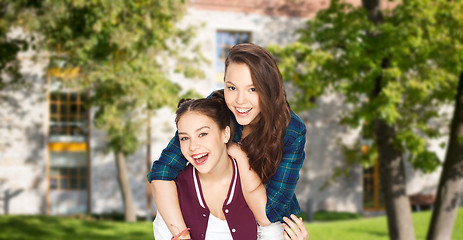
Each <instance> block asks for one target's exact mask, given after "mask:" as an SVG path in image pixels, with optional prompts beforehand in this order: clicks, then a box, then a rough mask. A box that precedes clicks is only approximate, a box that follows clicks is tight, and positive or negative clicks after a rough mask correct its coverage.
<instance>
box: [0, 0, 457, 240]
mask: <svg viewBox="0 0 463 240" xmlns="http://www.w3.org/2000/svg"><path fill="white" fill-rule="evenodd" d="M462 6H463V4H462V3H461V2H460V1H433V2H430V1H425V0H410V1H404V2H402V1H384V0H382V1H380V0H376V1H368V0H364V1H360V0H346V1H337V0H336V1H329V0H254V1H242V0H227V1H224V0H215V1H212V0H191V1H184V0H173V1H162V0H157V1H146V0H138V1H122V0H118V1H107V0H99V1H96V0H95V1H83V0H79V1H70V0H66V1H64V0H63V1H30V0H29V1H28V0H20V1H9V0H2V1H1V4H0V17H1V19H0V33H1V39H0V47H1V56H0V60H1V61H0V71H1V72H0V73H1V78H0V81H1V82H0V97H1V99H0V206H1V207H0V214H3V215H9V214H10V215H11V214H13V215H18V214H19V215H52V216H55V215H57V216H62V215H64V216H68V215H78V214H92V215H99V216H104V215H121V216H123V217H124V218H125V220H126V221H134V220H135V219H136V218H138V219H148V220H150V219H152V218H153V215H154V213H155V212H156V208H155V206H154V203H153V201H152V198H151V192H150V188H149V183H148V181H147V178H146V175H147V174H148V173H149V171H150V169H151V165H152V162H153V161H155V160H157V159H158V158H159V156H160V154H161V152H162V149H163V148H164V147H165V146H166V145H167V144H168V142H169V140H170V139H171V138H172V136H173V135H174V132H175V124H174V114H173V113H174V109H175V107H176V103H177V102H178V100H179V99H180V98H182V97H205V96H208V95H209V94H210V93H211V92H212V91H214V90H216V89H222V88H223V75H224V60H225V58H226V57H227V54H228V51H229V49H230V48H231V47H232V46H233V45H235V44H237V43H242V42H252V43H255V44H258V45H260V46H263V47H265V48H267V49H268V50H269V51H270V52H271V53H272V54H274V56H275V58H276V60H277V62H278V64H279V67H280V70H281V72H282V75H283V78H284V80H285V84H286V85H285V86H286V91H287V96H288V99H289V101H290V105H291V107H292V109H293V110H294V111H295V112H296V113H297V114H298V116H299V117H301V119H302V120H303V121H304V122H305V123H306V126H307V129H308V131H307V132H308V133H307V142H306V159H305V162H304V165H303V168H302V169H301V171H300V179H299V182H298V185H297V189H296V194H297V197H298V200H299V203H300V205H301V209H302V211H303V212H304V217H305V219H306V220H309V221H311V220H313V213H316V212H324V211H325V212H344V213H355V214H358V215H360V216H377V215H387V216H388V218H390V219H391V218H392V219H395V220H393V221H394V222H395V223H396V224H399V225H400V223H401V220H400V219H407V216H406V214H405V216H403V215H401V213H403V212H404V211H403V209H405V210H406V211H405V212H407V211H408V212H412V211H421V210H433V209H435V210H436V209H437V210H436V211H438V209H439V208H438V207H437V208H436V204H438V205H439V204H440V205H442V206H447V207H448V204H447V205H445V203H446V202H447V203H448V202H450V203H453V204H450V205H451V206H452V207H453V208H452V209H456V208H458V206H459V205H461V204H462V201H461V198H462V188H463V185H462V180H461V179H462V175H463V172H462V171H463V170H462V168H463V167H462V165H463V163H462V162H463V157H462V152H463V148H462V140H461V139H462V136H463V132H462V131H463V130H462V129H463V123H462V122H463V119H462V116H461V115H462V111H463V107H462V101H463V100H462V96H461V95H459V94H463V93H461V88H462V86H461V85H462V81H463V80H462V78H463V58H462V56H463V54H462V50H463V47H462V46H463V45H462V43H463V35H462V33H460V32H461V31H459V29H462V28H461V27H463V14H462V12H463V7H462ZM459 91H460V92H459ZM459 101H460V105H458V102H459ZM457 109H459V110H458V111H457ZM452 121H453V124H454V125H455V126H454V125H451V123H452ZM452 136H453V137H452ZM452 144H453V145H452ZM450 146H454V147H450ZM449 149H450V150H449ZM444 162H446V165H445V164H443V163H444ZM447 162H448V163H447ZM452 164H453V165H452ZM446 168H447V170H446ZM443 172H444V173H445V174H444V175H445V176H448V177H447V178H445V177H443V178H442V179H441V175H442V173H443ZM439 181H441V184H445V183H449V184H453V185H447V189H451V193H452V196H450V197H446V196H445V195H442V196H441V197H439V194H438V193H439V191H438V187H439ZM443 187H444V185H443ZM386 205H387V206H388V207H387V208H386ZM404 206H405V208H403V207H404ZM455 211H456V210H455ZM449 212H451V211H449ZM435 214H437V213H435ZM453 216H455V215H453ZM437 218H438V217H436V219H437ZM454 219H455V217H454V218H453V219H452V221H451V227H452V226H453V220H454ZM435 221H438V220H435ZM391 224H392V223H389V226H391ZM405 225H406V224H405ZM405 225H404V226H405ZM434 225H437V222H436V223H434ZM396 228H397V231H396V232H399V233H400V232H401V230H400V229H401V228H400V226H396ZM389 231H390V233H389V234H391V231H392V232H394V231H393V230H391V228H389ZM450 232H451V231H450ZM390 236H391V238H393V237H392V235H390ZM408 236H410V235H408ZM403 239H405V238H403Z"/></svg>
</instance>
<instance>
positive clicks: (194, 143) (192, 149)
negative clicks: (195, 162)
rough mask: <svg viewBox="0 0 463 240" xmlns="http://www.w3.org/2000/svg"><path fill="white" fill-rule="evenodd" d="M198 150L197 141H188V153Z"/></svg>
mask: <svg viewBox="0 0 463 240" xmlns="http://www.w3.org/2000/svg"><path fill="white" fill-rule="evenodd" d="M198 148H199V143H198V141H197V140H193V139H192V140H191V141H190V151H192V152H193V151H195V150H196V149H198Z"/></svg>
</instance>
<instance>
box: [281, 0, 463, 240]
mask: <svg viewBox="0 0 463 240" xmlns="http://www.w3.org/2000/svg"><path fill="white" fill-rule="evenodd" d="M443 2H445V1H427V0H409V1H404V2H403V3H402V4H399V5H397V6H396V7H395V8H394V9H393V10H390V11H384V10H382V9H381V8H380V1H363V2H362V3H363V6H362V7H353V6H352V5H350V4H346V3H342V2H340V1H336V0H335V1H332V2H331V5H330V7H329V8H328V9H326V10H322V11H320V12H319V13H318V14H317V16H316V17H315V18H314V19H313V20H309V21H308V22H307V26H306V27H305V28H304V29H301V31H300V34H301V37H300V39H299V41H298V42H296V43H294V44H292V45H290V46H288V47H287V48H285V49H283V50H279V49H276V51H277V55H280V56H281V61H280V65H281V68H282V69H283V70H282V71H283V74H284V76H285V78H286V79H290V80H291V82H292V83H293V84H294V85H295V86H297V87H299V93H298V94H297V95H296V99H295V103H296V104H298V105H300V106H303V107H304V106H305V107H307V100H308V99H311V98H313V97H317V96H318V95H319V94H321V93H323V91H324V89H325V87H326V86H332V88H333V89H335V90H336V91H337V92H339V93H341V94H342V95H343V96H344V97H345V102H346V104H347V105H348V107H349V108H348V109H349V110H347V111H346V112H345V115H344V116H345V117H344V118H343V120H342V122H343V123H346V124H349V125H350V126H352V127H360V128H361V130H362V135H363V136H362V137H363V138H367V139H374V143H373V146H371V147H372V148H371V149H372V151H370V155H369V156H370V158H368V157H367V158H363V159H366V160H367V161H370V162H371V161H373V160H376V156H378V159H379V163H380V178H381V183H382V187H383V189H382V191H383V193H384V196H385V205H386V213H387V216H388V228H389V235H390V238H391V239H414V232H413V226H412V220H411V211H410V203H409V200H408V197H407V195H406V188H405V187H406V186H405V172H404V159H403V156H404V153H405V152H408V153H410V159H409V160H410V162H411V163H412V164H413V166H414V167H415V168H417V169H421V170H424V171H426V172H430V171H433V170H435V169H436V167H437V166H439V161H438V158H437V156H436V155H435V154H434V153H433V152H430V151H429V150H428V149H427V144H426V138H436V137H439V136H441V135H442V133H441V131H440V128H439V126H440V125H439V124H431V123H432V122H442V121H443V120H442V119H441V118H440V116H439V111H440V109H441V107H442V106H443V105H444V104H448V103H450V102H451V101H454V100H455V98H454V96H455V95H456V91H455V89H457V88H456V86H457V84H458V75H459V73H460V72H461V65H458V64H461V56H460V55H461V41H460V40H458V41H453V42H451V41H449V40H447V39H448V38H449V36H451V35H449V31H452V30H451V29H457V28H455V26H456V25H455V23H454V22H453V21H455V20H457V19H452V17H453V18H461V14H457V13H459V12H454V13H453V14H450V13H449V12H446V11H444V10H440V11H437V9H438V6H439V4H444V3H443ZM448 4H452V2H450V3H448ZM453 4H454V5H457V3H453ZM458 4H459V3H458ZM450 8H455V9H461V8H460V7H456V6H453V7H450ZM450 8H449V9H450ZM449 9H447V11H448V10H449ZM456 11H457V10H456ZM437 12H440V15H444V16H447V18H444V17H441V18H439V19H438V20H439V21H438V20H437V19H436V17H437V16H439V14H437ZM444 13H447V14H444ZM449 15H451V16H452V17H449ZM457 26H458V25H457ZM459 26H461V25H459ZM454 32H455V34H456V33H457V31H454ZM458 34H460V33H458ZM455 36H456V35H455ZM444 40H446V41H447V42H446V41H444ZM454 40H456V39H454ZM449 44H454V47H453V48H449V49H448V51H442V48H443V47H445V46H447V45H449ZM445 56H447V57H445ZM448 57H450V59H455V60H454V61H453V62H451V63H450V61H448V60H445V61H444V60H443V59H446V58H448ZM458 61H459V62H458ZM451 66H453V68H451ZM455 66H459V67H457V68H455ZM458 69H460V70H458ZM450 145H451V144H450ZM449 149H450V146H449ZM357 152H358V150H357ZM358 159H362V158H361V157H358ZM460 165H461V164H460ZM444 168H445V166H444ZM459 169H461V168H459ZM444 172H445V170H444ZM455 175H459V176H460V177H459V178H461V171H460V172H459V174H455ZM452 189H453V188H452ZM459 189H461V185H460V188H459Z"/></svg>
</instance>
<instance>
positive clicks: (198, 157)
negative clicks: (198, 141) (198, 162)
mask: <svg viewBox="0 0 463 240" xmlns="http://www.w3.org/2000/svg"><path fill="white" fill-rule="evenodd" d="M206 155H207V153H204V154H201V155H197V156H194V157H193V158H194V159H200V158H202V157H204V156H206Z"/></svg>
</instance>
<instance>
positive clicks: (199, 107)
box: [175, 91, 235, 142]
mask: <svg viewBox="0 0 463 240" xmlns="http://www.w3.org/2000/svg"><path fill="white" fill-rule="evenodd" d="M187 112H199V113H201V114H204V115H206V116H208V117H210V118H211V119H212V120H214V122H215V123H217V125H218V126H219V129H220V130H224V129H225V128H226V127H227V126H228V127H230V141H228V142H231V140H232V139H233V136H234V129H235V128H234V124H233V121H232V118H231V113H230V110H228V107H227V105H226V104H225V99H224V97H223V92H218V91H216V92H214V93H213V94H212V95H211V97H210V98H199V99H181V100H180V101H179V102H178V106H177V111H176V112H175V114H176V117H175V124H178V121H179V119H180V118H181V117H182V115H183V114H185V113H187Z"/></svg>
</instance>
